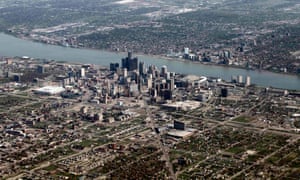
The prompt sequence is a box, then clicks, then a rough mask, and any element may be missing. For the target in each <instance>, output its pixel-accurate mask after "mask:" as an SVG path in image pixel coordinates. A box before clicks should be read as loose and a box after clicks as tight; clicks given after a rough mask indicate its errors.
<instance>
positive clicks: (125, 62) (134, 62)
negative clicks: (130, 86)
mask: <svg viewBox="0 0 300 180" xmlns="http://www.w3.org/2000/svg"><path fill="white" fill-rule="evenodd" d="M122 68H127V70H128V71H134V70H137V69H138V58H136V57H135V58H132V53H131V52H128V56H127V57H126V58H123V59H122Z"/></svg>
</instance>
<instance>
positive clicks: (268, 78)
mask: <svg viewBox="0 0 300 180" xmlns="http://www.w3.org/2000/svg"><path fill="white" fill-rule="evenodd" d="M0 56H8V57H15V56H29V57H33V58H41V59H49V60H52V59H53V60H57V61H69V62H80V63H88V64H98V65H103V66H109V63H110V62H120V60H121V58H122V57H124V56H126V54H124V53H113V52H107V51H100V50H89V49H74V48H66V47H61V46H54V45H46V44H42V43H36V42H31V41H27V40H22V39H18V38H15V37H13V36H10V35H6V34H3V33H0ZM138 57H139V60H140V61H144V62H145V64H147V65H150V64H152V65H156V66H158V67H161V66H162V65H167V66H168V71H175V72H178V73H183V74H195V75H202V76H213V77H220V78H222V79H224V80H227V81H229V80H230V79H231V76H237V75H243V76H250V77H251V82H252V83H254V84H257V85H259V86H264V87H269V86H273V87H278V88H284V89H295V90H300V77H299V76H293V75H285V74H277V73H272V72H266V71H252V70H245V69H236V68H230V67H220V66H212V65H203V64H195V63H192V62H181V61H172V60H165V59H160V58H156V57H149V56H138Z"/></svg>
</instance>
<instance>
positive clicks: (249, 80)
mask: <svg viewBox="0 0 300 180" xmlns="http://www.w3.org/2000/svg"><path fill="white" fill-rule="evenodd" d="M250 85H251V77H250V76H247V77H246V86H250Z"/></svg>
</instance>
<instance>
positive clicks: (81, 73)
mask: <svg viewBox="0 0 300 180" xmlns="http://www.w3.org/2000/svg"><path fill="white" fill-rule="evenodd" d="M80 76H81V77H85V69H84V68H81V70H80Z"/></svg>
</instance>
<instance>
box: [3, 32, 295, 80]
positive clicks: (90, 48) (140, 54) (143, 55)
mask: <svg viewBox="0 0 300 180" xmlns="http://www.w3.org/2000/svg"><path fill="white" fill-rule="evenodd" d="M2 33H4V34H6V35H9V36H12V37H15V38H18V39H22V40H26V41H30V42H35V43H41V44H45V45H52V46H59V47H65V48H74V49H85V50H93V51H103V52H110V53H116V54H122V55H124V56H126V53H127V52H123V51H113V50H111V49H97V48H92V47H71V46H69V47H66V46H63V45H61V44H49V43H45V42H43V41H38V40H35V39H32V38H28V37H25V36H16V35H14V34H9V33H6V32H2ZM133 53H134V54H135V55H136V56H140V57H150V58H157V59H163V60H167V61H177V62H183V63H191V64H201V65H205V66H216V67H223V68H234V69H242V70H246V71H253V72H270V73H275V74H281V75H289V76H297V77H300V74H296V73H289V72H278V71H269V70H265V69H256V68H250V69H249V68H245V67H242V66H235V65H224V64H217V63H209V62H201V61H191V60H186V59H182V58H172V57H167V56H164V55H152V54H144V53H142V52H133Z"/></svg>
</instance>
